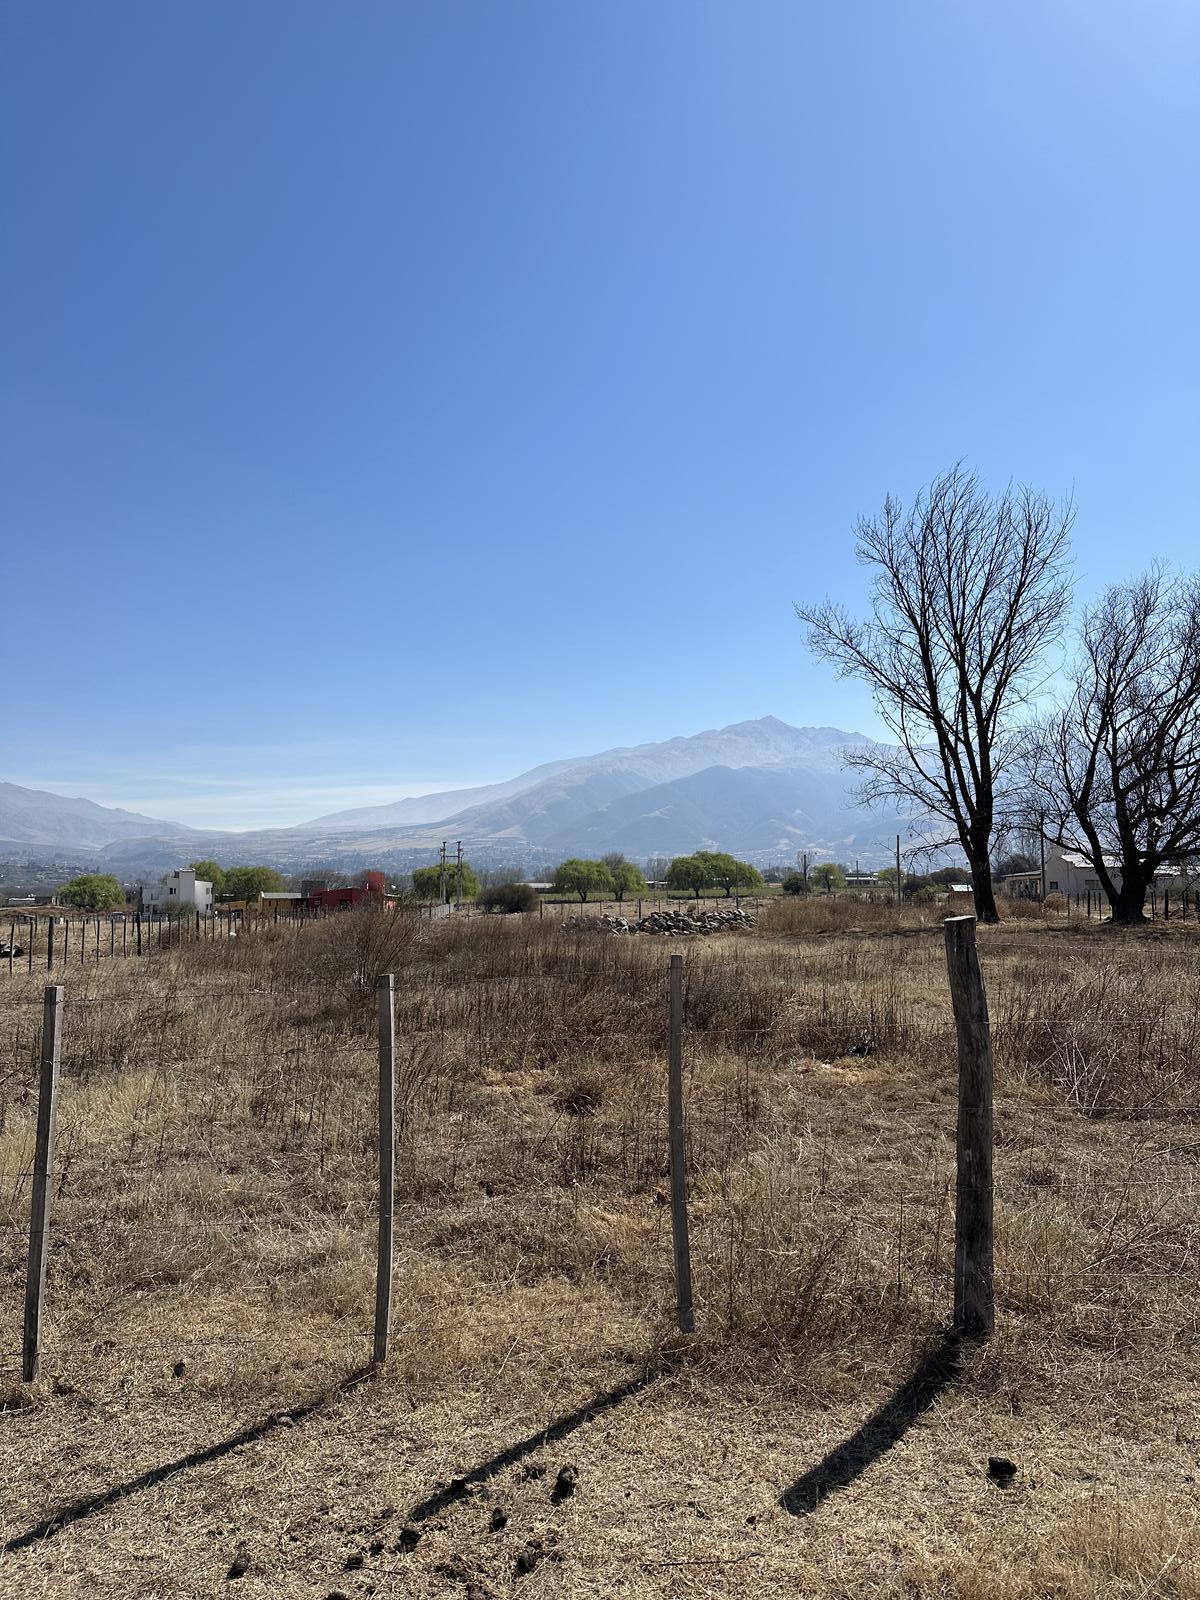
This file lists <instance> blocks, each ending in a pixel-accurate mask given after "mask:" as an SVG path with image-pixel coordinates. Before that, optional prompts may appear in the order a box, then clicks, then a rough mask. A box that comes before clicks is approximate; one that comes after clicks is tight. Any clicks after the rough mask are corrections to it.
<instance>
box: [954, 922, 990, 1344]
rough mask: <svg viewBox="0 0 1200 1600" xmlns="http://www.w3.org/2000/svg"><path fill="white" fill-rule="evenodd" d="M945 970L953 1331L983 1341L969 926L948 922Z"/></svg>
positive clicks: (979, 1012) (978, 1041)
mask: <svg viewBox="0 0 1200 1600" xmlns="http://www.w3.org/2000/svg"><path fill="white" fill-rule="evenodd" d="M946 966H947V970H948V972H949V976H950V998H951V1000H952V1001H953V1003H954V1029H955V1033H956V1034H957V1037H958V1181H957V1186H956V1193H955V1217H954V1225H955V1232H954V1326H955V1327H956V1328H959V1329H961V1330H962V1331H963V1332H964V1333H969V1334H974V1335H977V1336H980V1337H986V1335H988V1334H989V1333H991V1331H992V1329H993V1327H994V1326H995V1322H996V1295H995V1283H994V1279H993V1272H992V1037H991V1029H990V1026H989V1023H988V1009H987V995H986V993H985V992H984V987H983V975H982V974H981V972H980V970H979V954H978V951H977V950H976V947H975V918H974V917H947V918H946Z"/></svg>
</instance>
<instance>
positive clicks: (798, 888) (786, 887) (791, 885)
mask: <svg viewBox="0 0 1200 1600" xmlns="http://www.w3.org/2000/svg"><path fill="white" fill-rule="evenodd" d="M783 892H784V894H807V893H808V879H807V878H806V877H805V876H804V874H803V873H802V872H789V873H788V875H787V877H786V878H784V880H783Z"/></svg>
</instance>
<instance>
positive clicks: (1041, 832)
mask: <svg viewBox="0 0 1200 1600" xmlns="http://www.w3.org/2000/svg"><path fill="white" fill-rule="evenodd" d="M1038 843H1039V844H1040V845H1041V847H1042V904H1043V905H1045V904H1046V818H1045V816H1044V815H1043V816H1041V817H1039V819H1038Z"/></svg>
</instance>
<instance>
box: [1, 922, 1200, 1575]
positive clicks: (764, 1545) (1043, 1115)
mask: <svg viewBox="0 0 1200 1600" xmlns="http://www.w3.org/2000/svg"><path fill="white" fill-rule="evenodd" d="M677 951H682V953H683V954H684V959H685V963H686V982H687V1000H686V1008H687V1009H686V1015H687V1038H686V1056H685V1065H686V1075H687V1097H688V1117H689V1135H688V1140H689V1171H690V1183H691V1199H692V1252H693V1264H694V1274H695V1288H696V1296H695V1298H696V1325H697V1332H696V1334H695V1336H694V1337H693V1338H692V1339H690V1340H683V1339H682V1338H681V1337H680V1336H678V1335H677V1334H675V1332H674V1331H673V1316H672V1313H673V1291H672V1281H671V1242H670V1220H669V1206H668V1205H667V1204H666V1199H667V1178H666V1128H665V1070H664V1055H665V1039H666V1006H665V997H666V962H667V957H668V955H670V954H672V953H674V952H677ZM980 951H981V961H982V965H983V970H984V977H985V980H986V982H987V985H988V990H989V1001H990V1006H991V1015H992V1022H993V1029H994V1038H995V1049H996V1066H997V1146H996V1184H997V1206H996V1215H997V1240H996V1258H997V1288H998V1303H999V1314H998V1324H997V1331H996V1335H995V1337H994V1338H993V1339H992V1340H991V1341H990V1342H989V1343H988V1344H986V1345H983V1346H973V1345H968V1346H965V1347H959V1346H956V1345H955V1344H954V1342H953V1341H952V1340H950V1339H949V1338H948V1336H947V1333H946V1323H947V1318H948V1312H949V1308H950V1299H951V1278H952V1267H953V1259H952V1258H953V1233H954V1229H953V1181H954V1169H953V1156H954V1121H955V1064H954V1046H953V1030H952V1026H951V1018H950V1011H949V1000H948V994H947V986H946V976H945V961H944V953H943V945H942V937H941V930H940V926H939V922H938V920H937V916H936V914H935V913H934V912H932V911H930V912H927V913H912V914H908V915H907V916H906V918H905V921H904V923H903V925H902V926H897V923H896V918H895V913H894V912H892V911H891V910H890V909H886V908H879V909H878V910H872V909H871V908H869V907H862V906H854V905H851V904H846V903H839V902H834V903H830V904H820V903H816V904H800V903H783V902H779V903H776V904H774V905H772V906H770V907H768V908H766V909H765V910H764V916H763V918H762V920H761V922H760V924H759V926H758V927H757V928H756V929H755V930H754V931H753V932H743V933H738V934H735V935H730V936H722V937H720V938H714V939H708V940H687V941H674V940H660V939H653V938H649V937H646V936H637V937H629V938H612V937H607V936H605V935H602V934H597V933H587V932H585V933H579V932H563V931H562V930H561V929H560V928H558V926H557V925H556V924H555V923H552V922H551V921H550V920H549V919H548V918H547V919H545V920H543V921H541V922H539V921H538V920H537V919H525V918H511V919H504V920H501V919H479V918H475V919H472V920H471V921H470V922H469V923H468V922H466V921H465V920H464V921H452V922H446V923H436V924H432V925H431V924H429V923H418V922H417V921H415V920H414V919H409V918H407V917H404V916H399V917H388V916H381V915H373V914H369V913H363V914H358V913H354V914H348V915H346V916H343V917H339V918H331V919H329V920H328V921H326V922H323V923H318V924H310V925H307V926H301V927H291V926H281V927H279V928H277V929H267V930H264V931H263V932H262V933H261V934H259V935H258V936H256V937H254V938H243V939H240V940H235V941H232V942H229V943H221V944H204V943H200V944H194V945H191V946H185V947H184V948H183V949H181V950H172V951H169V952H167V951H165V952H161V953H156V954H155V955H154V956H152V957H149V958H147V959H145V960H143V961H141V962H136V961H132V960H130V961H115V962H102V963H98V964H96V965H95V966H93V967H85V968H81V969H80V970H78V971H69V972H68V973H66V974H65V976H64V977H63V980H62V981H63V982H64V983H65V986H66V993H67V1001H66V1023H65V1039H64V1050H63V1086H62V1096H61V1102H60V1112H59V1129H58V1150H59V1160H58V1176H57V1181H56V1186H55V1191H54V1209H53V1218H52V1233H51V1240H52V1243H51V1255H50V1272H49V1290H48V1309H47V1317H48V1323H47V1331H46V1345H45V1348H46V1355H45V1358H44V1362H43V1372H42V1376H41V1377H40V1378H39V1380H38V1382H37V1383H36V1384H35V1385H34V1386H33V1387H32V1388H30V1389H27V1388H25V1387H23V1386H22V1385H21V1384H20V1383H19V1381H18V1379H19V1372H17V1371H15V1370H14V1369H15V1367H16V1362H17V1355H18V1352H19V1348H20V1325H21V1294H22V1284H23V1272H24V1251H25V1234H26V1229H27V1226H28V1207H29V1189H30V1168H31V1161H32V1136H33V1123H34V1115H35V1110H36V1104H35V1101H36V1092H35V1086H36V1063H37V1050H38V1031H39V1027H40V1014H41V1013H40V998H41V987H42V984H43V982H44V974H41V975H39V974H35V975H32V976H30V975H27V974H24V973H21V972H19V971H18V972H17V973H15V974H14V975H13V976H12V977H11V978H9V977H8V975H7V974H4V975H2V976H0V1368H2V1369H3V1370H2V1371H0V1482H2V1483H3V1485H4V1493H3V1495H2V1496H0V1521H2V1526H0V1541H2V1544H0V1548H2V1550H3V1553H2V1554H0V1594H2V1595H3V1596H5V1597H7V1596H14V1597H16V1596H31V1597H32V1596H53V1597H55V1600H68V1597H74V1596H84V1595H86V1596H97V1597H110V1596H111V1597H118V1596H119V1597H121V1600H134V1597H140V1600H150V1597H172V1600H173V1597H177V1596H178V1597H188V1600H190V1597H193V1596H211V1595H214V1594H221V1595H224V1594H229V1595H238V1596H245V1597H247V1600H250V1597H254V1600H259V1597H263V1600H265V1597H267V1596H270V1597H272V1600H280V1597H291V1596H297V1597H306V1600H307V1597H311V1600H324V1597H332V1596H338V1595H341V1596H346V1597H350V1600H358V1597H360V1596H367V1595H377V1596H393V1595H394V1596H416V1597H425V1596H430V1597H432V1596H446V1597H461V1600H485V1597H489V1596H490V1597H497V1600H498V1597H507V1596H528V1597H536V1596H549V1595H555V1596H579V1597H584V1596H604V1597H609V1596H611V1597H617V1596H639V1597H640V1596H655V1597H657V1596H679V1597H683V1596H687V1597H694V1596H695V1597H698V1596H718V1595H721V1596H723V1595H751V1596H776V1595H779V1596H783V1595H788V1596H797V1595H803V1596H837V1597H844V1600H851V1597H855V1600H857V1597H868V1600H884V1597H887V1600H899V1597H901V1596H904V1597H909V1600H934V1597H945V1600H951V1597H953V1600H985V1597H989V1600H990V1597H995V1600H1043V1597H1045V1600H1050V1597H1054V1600H1084V1597H1089V1600H1092V1597H1094V1600H1099V1597H1101V1596H1104V1597H1110V1596H1113V1597H1120V1600H1149V1597H1158V1596H1172V1597H1180V1600H1182V1597H1196V1596H1200V1349H1198V1344H1200V1337H1198V1335H1200V937H1198V936H1197V933H1196V931H1195V929H1194V927H1186V928H1185V927H1182V926H1179V925H1177V924H1172V925H1170V927H1168V928H1163V927H1156V928H1155V929H1153V930H1150V931H1146V932H1141V933H1137V934H1132V935H1121V934H1115V933H1112V932H1109V931H1107V930H1102V929H1100V928H1098V927H1095V928H1093V927H1086V926H1083V927H1079V926H1076V927H1073V928H1071V929H1066V928H1064V927H1060V926H1047V925H1045V924H1044V923H1042V922H1041V921H1040V920H1038V919H1019V920H1014V921H1010V922H1008V923H1006V924H1005V925H1004V926H1003V927H1001V928H998V929H983V930H980ZM381 971H393V972H394V973H395V974H396V991H397V1035H398V1045H397V1080H398V1092H397V1100H398V1129H399V1134H398V1156H397V1213H396V1240H397V1256H396V1277H395V1283H396V1288H395V1300H394V1308H393V1309H394V1315H393V1342H392V1355H391V1358H390V1359H389V1362H388V1364H387V1366H386V1368H385V1369H384V1370H382V1371H381V1372H379V1373H376V1374H374V1375H365V1364H366V1361H367V1359H368V1357H369V1354H370V1320H371V1311H372V1296H373V1277H374V1249H375V1232H374V1226H375V1225H374V1171H375V1131H376V1130H375V1098H374V1096H375V1072H376V1066H375V1049H376V1046H375V1038H374V1031H373V1030H374V1004H373V995H372V986H373V980H374V978H375V976H376V974H377V973H378V972H381ZM992 1456H1000V1457H1007V1458H1010V1459H1011V1460H1012V1461H1013V1462H1015V1463H1016V1467H1017V1471H1016V1476H1015V1479H1014V1480H1013V1481H1012V1482H1011V1483H1010V1484H1009V1485H1008V1486H1006V1487H1001V1486H1000V1485H999V1484H997V1483H995V1482H993V1481H991V1480H990V1479H989V1476H988V1471H987V1468H988V1459H989V1457H992ZM565 1468H569V1469H571V1470H570V1471H568V1472H565V1473H564V1471H563V1469H565Z"/></svg>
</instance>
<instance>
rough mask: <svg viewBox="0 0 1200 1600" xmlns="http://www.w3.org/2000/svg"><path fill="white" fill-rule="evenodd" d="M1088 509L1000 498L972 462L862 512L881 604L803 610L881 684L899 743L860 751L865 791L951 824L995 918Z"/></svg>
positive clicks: (882, 708)
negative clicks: (1020, 760) (1030, 725)
mask: <svg viewBox="0 0 1200 1600" xmlns="http://www.w3.org/2000/svg"><path fill="white" fill-rule="evenodd" d="M1074 514H1075V513H1074V506H1073V505H1072V503H1071V502H1070V501H1069V500H1067V501H1064V502H1063V504H1062V505H1057V504H1056V503H1055V502H1054V501H1052V500H1050V499H1048V498H1047V497H1046V496H1045V495H1043V494H1040V493H1037V492H1035V491H1034V490H1032V489H1029V488H1017V489H1014V488H1012V487H1009V488H1008V489H1006V490H1005V491H1004V493H1003V494H1001V495H998V496H996V497H992V496H991V495H989V494H988V493H987V492H986V491H985V490H984V489H983V488H982V486H981V485H980V483H979V480H978V479H977V478H976V476H975V475H974V474H973V473H971V472H968V471H965V470H964V469H963V468H962V466H961V465H959V466H955V467H952V468H951V469H950V471H949V472H947V473H945V474H943V476H941V477H939V478H937V479H935V481H934V482H933V483H932V484H930V485H929V487H928V488H927V489H923V490H922V491H921V492H920V493H919V494H918V495H917V497H916V499H915V500H914V502H913V504H912V505H911V506H910V507H909V508H908V510H905V509H904V508H903V507H902V506H901V505H900V504H899V502H897V501H895V500H893V499H891V497H890V496H889V498H888V499H887V500H886V501H885V503H884V507H883V511H882V513H881V514H880V515H879V516H878V517H872V518H869V519H866V518H863V519H860V521H859V523H858V526H857V529H856V536H857V554H858V559H859V561H860V562H862V563H863V564H864V565H866V566H867V567H869V568H871V569H872V571H873V573H874V582H873V586H872V589H873V592H872V608H871V614H870V616H869V617H868V618H866V619H865V620H861V621H860V620H856V619H854V618H852V617H850V616H849V615H848V614H847V612H846V611H845V610H844V609H843V608H842V607H841V606H838V605H835V604H833V603H832V602H830V601H826V602H825V603H824V604H823V605H817V606H797V607H796V612H797V615H798V616H799V617H800V619H801V621H803V622H806V623H808V626H809V643H810V645H811V646H812V648H813V649H814V650H816V651H817V653H818V654H820V655H822V656H824V657H826V659H828V660H830V661H832V662H834V663H835V665H836V666H837V667H838V668H839V669H840V671H841V673H842V674H843V676H851V677H857V678H860V679H862V680H863V681H864V682H866V683H869V684H870V685H871V688H872V690H873V692H874V696H875V703H876V706H877V708H878V711H879V714H880V716H881V717H882V719H883V722H884V724H885V726H886V727H887V729H888V731H889V732H890V733H891V735H892V736H893V739H894V740H895V746H894V747H892V746H886V745H869V746H864V747H860V748H857V749H855V750H852V751H848V752H847V761H848V763H849V764H850V765H851V766H853V767H857V768H858V769H859V770H860V771H862V772H864V773H865V774H866V777H865V779H864V782H863V784H862V787H861V789H860V799H861V800H862V801H863V802H864V803H866V804H868V805H870V804H875V803H877V802H880V801H883V800H900V801H905V800H907V801H910V802H915V804H916V805H917V806H919V807H920V808H921V809H922V810H924V811H926V812H928V813H931V814H932V815H933V816H934V817H938V818H941V819H942V820H943V821H945V822H946V823H948V824H949V833H948V835H947V837H946V839H945V840H943V841H939V842H941V843H946V844H949V843H950V842H951V841H956V842H957V843H958V844H959V846H960V847H961V848H962V850H963V852H964V854H965V855H966V858H967V861H968V863H969V865H970V868H971V880H972V884H973V887H974V891H975V909H976V914H977V916H978V917H979V918H980V920H981V921H984V922H995V921H997V920H998V917H997V912H996V900H995V894H994V891H993V888H992V873H991V865H990V859H989V856H990V849H991V842H992V834H993V831H994V829H995V828H996V825H997V822H998V820H999V815H998V812H999V802H1000V797H1001V795H1002V793H1003V785H1004V782H1005V779H1006V776H1007V774H1008V772H1009V771H1010V770H1011V768H1012V766H1013V763H1014V760H1015V757H1016V755H1017V753H1018V750H1019V733H1018V730H1017V727H1016V720H1017V719H1016V713H1017V712H1018V710H1019V708H1020V707H1021V706H1022V705H1023V704H1024V703H1025V702H1026V700H1027V699H1028V696H1029V694H1030V692H1031V690H1032V689H1033V688H1034V687H1035V684H1036V674H1037V669H1038V665H1039V662H1040V660H1041V657H1042V655H1043V652H1044V651H1045V649H1046V647H1047V646H1048V645H1049V644H1050V643H1051V642H1052V641H1053V640H1054V639H1055V638H1056V637H1057V636H1058V634H1059V632H1060V631H1061V628H1062V621H1063V616H1064V614H1065V612H1066V610H1067V607H1068V605H1069V603H1070V582H1069V578H1068V575H1067V559H1068V551H1069V536H1070V530H1071V524H1072V522H1073V520H1074Z"/></svg>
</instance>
